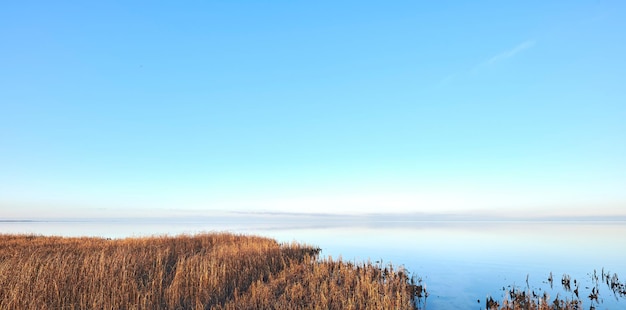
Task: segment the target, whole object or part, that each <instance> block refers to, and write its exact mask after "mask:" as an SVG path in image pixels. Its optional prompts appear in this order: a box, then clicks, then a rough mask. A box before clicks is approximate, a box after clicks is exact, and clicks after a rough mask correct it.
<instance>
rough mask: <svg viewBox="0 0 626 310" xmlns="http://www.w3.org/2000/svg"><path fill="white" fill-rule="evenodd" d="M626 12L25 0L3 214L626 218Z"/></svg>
mask: <svg viewBox="0 0 626 310" xmlns="http://www.w3.org/2000/svg"><path fill="white" fill-rule="evenodd" d="M624 29H626V5H625V4H623V2H621V1H532V2H531V1H524V2H521V1H520V2H511V1H477V2H472V3H469V2H465V1H463V2H462V1H439V2H436V3H435V2H433V3H420V2H417V1H394V2H393V3H389V2H369V1H352V2H349V1H342V2H341V3H337V1H315V2H309V3H305V2H296V1H271V2H269V1H268V2H265V3H261V2H259V1H237V2H233V1H230V2H229V1H222V2H209V1H206V2H205V1H189V2H186V3H184V4H182V3H180V2H177V3H165V2H154V1H146V2H140V1H133V2H132V3H130V2H128V1H125V2H122V1H106V2H100V3H87V2H84V1H76V2H66V1H59V2H50V1H42V2H36V1H30V2H26V1H20V2H12V3H5V4H3V5H2V10H0V150H1V151H0V207H1V208H2V209H0V210H1V212H0V216H2V214H4V216H22V217H23V216H28V215H29V214H40V215H42V216H43V215H59V214H61V215H68V216H69V215H70V214H83V213H84V214H88V213H89V212H92V211H93V212H95V211H94V210H102V209H103V208H104V209H106V210H111V212H113V213H116V214H124V211H126V212H131V211H130V210H132V212H135V213H133V214H146V215H148V214H153V213H154V212H156V211H155V210H169V211H177V212H185V211H189V210H191V211H198V212H203V211H205V210H253V211H267V210H277V211H289V212H339V213H353V212H380V211H384V212H432V213H440V212H444V213H445V212H478V211H481V210H482V211H484V210H492V211H493V212H511V213H515V212H517V213H520V212H521V213H527V212H537V210H543V211H542V212H552V213H559V212H561V213H567V212H573V211H572V210H577V211H576V212H579V213H580V214H596V213H607V214H608V213H619V214H622V215H623V214H625V213H626V190H624V188H626V121H624V120H625V119H626V87H624V85H625V82H626V79H625V77H624V74H625V73H626V58H625V57H624V55H626V33H625V32H624V31H623V30H624ZM546 210H548V211H546ZM94 214H95V213H94Z"/></svg>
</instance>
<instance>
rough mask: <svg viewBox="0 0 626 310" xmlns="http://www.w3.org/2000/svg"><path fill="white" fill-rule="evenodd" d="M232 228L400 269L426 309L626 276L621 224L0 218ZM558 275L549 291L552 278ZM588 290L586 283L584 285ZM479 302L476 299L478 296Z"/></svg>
mask: <svg viewBox="0 0 626 310" xmlns="http://www.w3.org/2000/svg"><path fill="white" fill-rule="evenodd" d="M206 231H232V232H237V233H246V234H258V235H264V236H268V237H272V238H275V239H277V240H279V241H286V242H289V241H294V240H295V241H298V242H304V243H308V244H312V245H316V246H319V247H321V248H322V250H323V251H322V255H323V256H332V257H338V256H342V258H343V259H344V260H357V261H363V260H368V259H370V260H371V261H373V262H375V261H381V260H382V261H383V263H389V262H391V263H393V264H394V265H403V266H404V267H405V268H407V269H408V270H409V271H410V272H411V273H413V274H416V275H417V276H419V277H421V278H422V279H423V280H424V282H425V283H426V285H427V290H428V292H429V294H430V296H429V297H428V299H427V300H426V309H484V307H485V297H486V296H487V295H490V296H493V297H494V298H495V299H501V298H502V296H503V288H508V286H509V285H511V286H512V285H515V286H518V287H520V288H526V287H527V283H526V279H527V277H528V286H529V287H530V288H533V289H534V290H535V291H536V292H538V293H543V291H547V292H548V293H549V294H550V296H551V297H552V298H554V297H555V296H556V294H557V293H558V294H559V296H560V297H568V298H571V297H572V296H573V293H571V292H565V291H564V290H563V289H562V287H561V281H560V280H561V277H562V275H563V274H564V273H567V274H568V275H570V276H571V277H572V280H573V279H577V280H578V281H579V282H580V283H581V285H580V295H581V296H584V297H583V302H584V308H585V309H588V308H589V306H590V301H589V300H588V299H587V298H586V296H588V295H589V292H590V289H591V287H592V286H593V283H592V278H591V276H590V274H593V271H594V270H597V272H598V273H600V271H601V270H602V268H604V269H605V271H610V272H611V273H617V274H618V275H621V276H622V277H623V279H622V282H624V278H626V241H624V240H626V239H625V238H624V236H626V222H459V221H455V222H419V221H377V220H371V219H370V220H368V221H350V220H349V218H343V219H341V220H335V219H330V218H329V219H327V220H324V219H315V220H308V221H307V220H301V219H298V220H294V219H285V218H280V219H276V218H272V217H267V216H263V217H256V218H253V219H249V218H248V219H246V218H237V219H233V218H228V219H187V220H117V221H107V222H103V221H65V222H63V221H62V222H0V233H35V234H44V235H65V236H84V235H87V236H102V237H112V238H120V237H128V236H146V235H158V234H171V235H174V234H180V233H198V232H206ZM550 273H552V274H553V275H554V285H553V288H552V289H551V288H550V284H549V283H548V281H547V278H548V275H549V274H550ZM586 287H589V289H586ZM600 292H601V295H600V297H601V300H600V303H599V305H598V304H596V307H597V309H620V308H624V307H626V300H623V298H619V297H616V296H614V295H613V293H612V292H611V291H610V290H608V288H607V287H606V286H600ZM479 301H480V302H479Z"/></svg>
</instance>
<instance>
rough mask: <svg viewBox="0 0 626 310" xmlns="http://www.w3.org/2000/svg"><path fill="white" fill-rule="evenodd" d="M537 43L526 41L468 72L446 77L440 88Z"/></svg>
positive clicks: (440, 82)
mask: <svg viewBox="0 0 626 310" xmlns="http://www.w3.org/2000/svg"><path fill="white" fill-rule="evenodd" d="M535 44H536V41H535V40H526V41H524V42H522V43H520V44H518V45H516V46H515V47H513V48H511V49H509V50H506V51H504V52H501V53H499V54H497V55H495V56H493V57H491V58H489V59H488V60H486V61H483V62H481V63H478V64H475V65H474V67H473V68H468V69H466V70H461V71H458V72H454V73H451V74H448V75H446V76H445V77H443V78H442V79H441V80H439V83H438V85H439V86H446V85H448V84H450V83H452V82H453V81H454V80H456V79H459V78H463V77H466V76H467V75H468V74H475V73H477V72H478V71H481V70H483V69H485V68H486V67H490V66H494V65H496V64H497V63H499V62H502V61H504V60H506V59H509V58H512V57H515V56H516V55H517V54H519V53H521V52H523V51H524V50H527V49H530V48H532V47H533V46H535Z"/></svg>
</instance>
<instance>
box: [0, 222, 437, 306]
mask: <svg viewBox="0 0 626 310" xmlns="http://www.w3.org/2000/svg"><path fill="white" fill-rule="evenodd" d="M318 254H319V249H318V248H315V247H312V246H308V245H301V244H296V243H290V244H281V243H278V242H276V241H275V240H272V239H268V238H262V237H256V236H244V235H235V234H229V233H208V234H199V235H193V236H187V235H181V236H175V237H169V236H155V237H146V238H127V239H115V240H108V239H103V238H87V237H85V238H63V237H44V236H26V235H0V309H416V308H418V305H419V300H420V298H423V297H425V291H424V290H423V288H422V286H421V285H420V283H416V282H415V281H414V280H413V278H411V277H409V275H408V273H407V272H406V271H405V270H403V269H402V268H400V269H397V268H394V267H393V266H391V265H387V266H382V265H374V264H371V263H361V264H355V263H351V262H344V261H342V260H341V259H339V260H333V259H330V258H328V259H322V260H320V259H319V258H318Z"/></svg>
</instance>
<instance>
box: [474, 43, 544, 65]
mask: <svg viewBox="0 0 626 310" xmlns="http://www.w3.org/2000/svg"><path fill="white" fill-rule="evenodd" d="M534 45H535V41H534V40H527V41H524V42H522V43H520V44H518V45H517V46H515V47H514V48H512V49H510V50H507V51H504V52H502V53H500V54H498V55H495V56H493V57H491V58H490V59H489V60H487V61H486V62H484V63H483V64H484V65H494V64H496V63H498V62H501V61H503V60H505V59H509V58H511V57H514V56H515V55H517V54H519V53H521V52H522V51H524V50H527V49H529V48H531V47H533V46H534Z"/></svg>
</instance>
